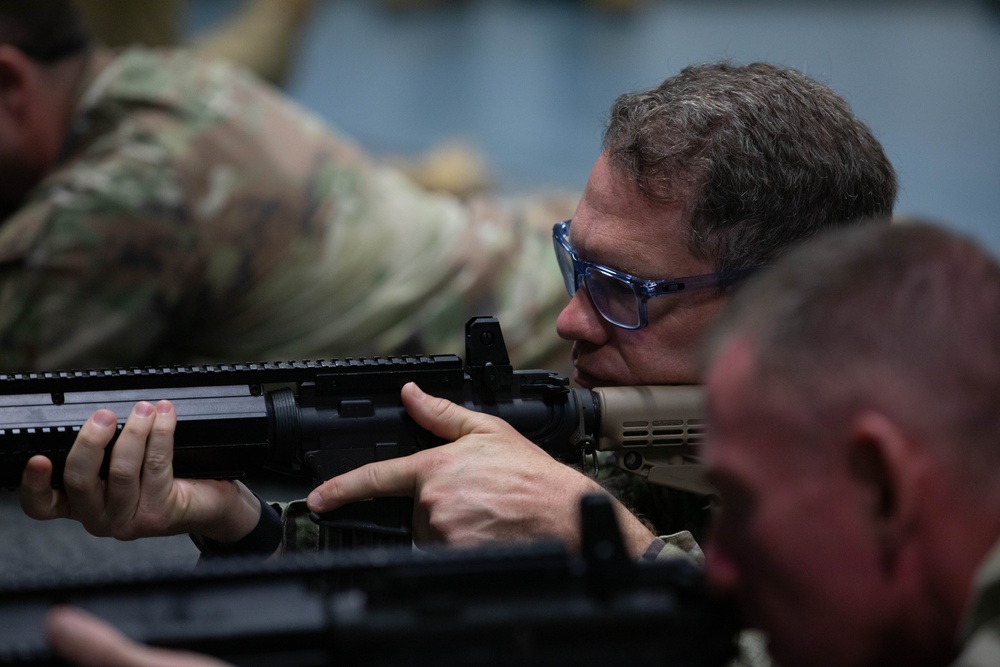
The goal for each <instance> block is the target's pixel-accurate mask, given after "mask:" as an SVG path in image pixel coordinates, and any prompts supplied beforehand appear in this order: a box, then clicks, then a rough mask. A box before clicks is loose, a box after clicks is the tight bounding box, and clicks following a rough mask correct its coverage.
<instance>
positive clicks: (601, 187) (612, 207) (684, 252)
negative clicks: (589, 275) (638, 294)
mask: <svg viewBox="0 0 1000 667" xmlns="http://www.w3.org/2000/svg"><path fill="white" fill-rule="evenodd" d="M687 237H688V235H687V231H686V221H685V219H684V213H683V206H682V205H681V204H677V205H667V204H656V205H654V204H653V203H652V202H650V201H649V200H647V199H646V198H645V197H643V196H642V194H641V193H640V192H639V189H638V187H637V186H636V185H635V183H634V182H633V181H631V179H630V178H629V177H628V176H626V175H625V174H623V173H621V172H620V171H618V170H615V169H613V168H612V167H611V166H610V165H609V164H608V162H607V160H606V158H604V157H603V156H602V157H601V158H599V159H598V161H597V163H596V164H595V165H594V169H593V171H592V172H591V176H590V179H589V180H588V181H587V187H586V189H585V190H584V193H583V197H582V198H581V200H580V204H579V206H578V207H577V210H576V213H575V214H574V216H573V223H572V224H571V225H570V230H569V240H570V243H571V244H572V245H573V247H574V248H576V250H577V251H578V252H579V253H580V255H581V256H582V257H584V258H585V259H587V260H589V261H592V262H598V263H602V264H607V265H608V266H611V267H613V268H616V269H619V270H622V271H626V272H628V273H631V274H633V275H636V276H639V277H642V278H649V279H658V278H665V277H682V276H685V275H695V274H697V273H705V272H708V271H706V270H704V269H705V265H704V263H703V262H700V261H699V260H696V259H695V258H694V257H692V256H691V254H690V252H689V250H688V248H687ZM708 270H709V271H710V270H711V268H710V267H709V269H708Z"/></svg>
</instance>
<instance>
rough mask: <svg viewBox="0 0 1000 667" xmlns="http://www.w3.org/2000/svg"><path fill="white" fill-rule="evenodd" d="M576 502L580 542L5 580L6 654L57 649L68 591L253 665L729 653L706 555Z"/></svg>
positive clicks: (44, 657) (710, 658)
mask: <svg viewBox="0 0 1000 667" xmlns="http://www.w3.org/2000/svg"><path fill="white" fill-rule="evenodd" d="M581 514H582V522H583V530H582V535H583V548H582V553H581V554H569V553H567V552H566V551H565V550H564V549H563V548H562V546H561V545H559V544H557V543H537V544H531V545H525V546H520V547H513V546H507V547H488V548H478V549H475V550H455V551H442V552H433V553H423V554H422V553H417V552H413V551H412V550H408V549H400V548H398V547H397V548H395V549H385V548H383V549H381V550H357V551H341V552H323V553H320V554H313V555H309V556H307V555H305V554H299V555H298V556H297V557H295V558H284V559H279V560H277V561H270V562H261V561H260V560H244V559H223V560H220V561H211V562H206V563H203V564H202V565H201V566H199V567H197V568H194V569H185V570H167V571H159V572H150V571H147V572H132V573H123V572H121V571H120V570H119V571H118V572H115V573H109V572H104V573H91V574H90V575H89V576H84V575H81V574H79V573H78V574H76V575H74V576H73V577H62V578H53V579H51V580H41V581H39V580H35V581H16V582H0V663H2V664H5V665H7V664H10V665H33V666H35V667H38V666H40V665H49V664H59V663H57V662H55V661H54V658H53V657H52V655H51V653H50V652H49V650H48V647H47V645H46V643H45V639H44V637H43V635H42V626H43V625H42V624H43V618H44V615H45V613H46V612H47V611H48V610H49V609H50V607H51V606H52V605H53V604H63V603H68V604H72V605H75V606H78V607H82V608H84V609H87V610H89V611H91V612H92V613H95V614H97V615H98V616H100V617H102V618H104V619H105V620H107V621H109V622H111V623H112V624H113V625H115V626H116V627H118V628H119V629H121V630H122V631H123V632H125V633H126V634H127V635H129V636H130V637H132V638H133V639H136V640H138V641H142V642H145V643H149V644H153V645H159V646H165V647H170V648H183V649H188V650H194V651H198V652H201V653H208V654H211V655H215V656H217V657H220V658H222V659H224V660H227V661H229V662H233V663H235V664H238V665H247V666H256V667H268V666H271V665H275V666H277V665H280V666H281V667H296V666H301V667H313V666H319V665H345V666H350V665H363V666H364V667H397V666H398V665H401V664H402V665H411V666H424V665H426V666H431V665H434V666H438V665H455V666H459V667H461V666H466V665H468V666H472V665H475V666H477V667H491V666H499V665H516V666H517V667H521V666H538V667H542V666H545V667H558V666H562V665H566V666H572V667H590V666H594V667H598V666H599V667H607V665H618V664H665V665H671V666H673V667H715V666H718V665H723V664H726V663H727V662H728V661H729V660H730V659H731V658H732V657H733V656H734V654H735V651H736V649H735V642H734V638H735V635H736V632H737V628H738V623H737V620H736V616H735V614H734V613H733V611H732V609H731V607H729V606H728V605H724V604H723V603H721V602H719V601H717V600H714V599H712V598H710V597H709V596H708V595H707V593H706V591H705V589H704V585H703V578H702V575H701V573H700V571H699V570H698V569H697V568H695V567H694V566H693V565H691V564H689V563H687V562H686V561H680V560H675V561H672V562H656V563H644V564H640V563H635V562H633V561H631V560H630V559H629V558H628V556H627V555H626V552H625V550H624V547H623V545H622V542H621V536H620V534H619V533H618V530H617V526H616V524H615V522H614V513H613V510H612V508H611V506H610V504H609V503H608V501H607V499H606V498H601V497H596V496H595V497H591V498H586V499H584V502H583V511H582V513H581ZM345 582H349V583H345Z"/></svg>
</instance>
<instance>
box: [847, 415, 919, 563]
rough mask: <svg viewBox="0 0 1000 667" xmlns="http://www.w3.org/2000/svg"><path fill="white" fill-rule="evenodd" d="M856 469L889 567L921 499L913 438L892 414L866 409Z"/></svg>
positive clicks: (859, 420)
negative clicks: (886, 414)
mask: <svg viewBox="0 0 1000 667" xmlns="http://www.w3.org/2000/svg"><path fill="white" fill-rule="evenodd" d="M851 434H852V440H851V445H850V446H851V451H850V468H851V474H852V475H853V476H854V478H855V481H856V482H857V484H858V488H859V489H860V491H861V492H860V498H861V500H860V502H861V503H862V508H861V510H862V512H864V513H865V515H866V516H867V517H868V518H869V521H870V525H871V528H872V533H873V538H874V540H875V541H876V544H877V546H878V549H879V551H880V553H881V558H882V563H883V566H884V567H886V568H889V567H891V566H892V563H893V562H894V561H895V558H896V555H897V554H898V552H899V550H900V549H901V547H902V545H903V543H904V541H905V540H906V539H907V537H908V536H909V531H910V529H911V527H912V520H913V517H914V512H915V510H916V505H917V502H918V499H919V484H920V480H919V479H918V476H919V475H918V469H917V466H915V465H914V459H913V456H912V455H913V451H912V447H913V443H912V442H911V441H910V439H909V437H908V436H907V435H906V433H904V432H903V431H902V430H900V429H899V427H898V426H897V425H896V424H895V422H893V421H892V420H891V419H889V418H888V417H886V416H885V415H882V414H880V413H877V412H866V413H863V414H861V415H859V416H857V417H856V418H855V419H854V422H853V424H852V428H851Z"/></svg>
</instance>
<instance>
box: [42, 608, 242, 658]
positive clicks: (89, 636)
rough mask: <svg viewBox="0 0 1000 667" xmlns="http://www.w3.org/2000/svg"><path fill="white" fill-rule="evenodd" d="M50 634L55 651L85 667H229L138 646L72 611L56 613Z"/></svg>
mask: <svg viewBox="0 0 1000 667" xmlns="http://www.w3.org/2000/svg"><path fill="white" fill-rule="evenodd" d="M45 630H46V633H47V634H48V637H49V643H50V644H51V645H52V648H53V650H54V651H55V652H56V653H57V654H58V655H59V656H61V657H62V658H64V659H66V660H68V661H70V662H71V663H73V664H75V665H80V666H81V667H225V666H226V663H224V662H220V661H218V660H215V659H214V658H209V657H207V656H203V655H197V654H195V653H187V652H183V651H168V650H166V649H161V648H151V647H149V646H144V645H143V644H139V643H136V642H134V641H132V640H131V639H129V638H128V637H126V636H125V635H123V634H122V633H120V632H118V631H117V630H115V629H114V628H112V627H111V626H110V625H108V624H107V623H105V622H104V621H102V620H100V619H97V618H95V617H93V616H91V615H90V614H87V613H85V612H82V611H80V610H79V609H74V608H72V607H60V608H56V609H54V610H52V611H51V612H50V613H49V616H48V618H47V619H46V627H45Z"/></svg>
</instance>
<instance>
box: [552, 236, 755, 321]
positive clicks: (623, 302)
mask: <svg viewBox="0 0 1000 667" xmlns="http://www.w3.org/2000/svg"><path fill="white" fill-rule="evenodd" d="M570 222H572V221H571V220H564V221H563V222H560V223H557V224H556V225H555V226H554V227H553V228H552V243H553V245H554V246H555V250H556V261H558V262H559V270H560V271H561V272H562V277H563V281H564V282H565V283H566V291H567V292H569V295H570V296H573V295H574V294H576V291H577V290H578V289H580V285H581V284H583V285H586V286H587V294H589V295H590V300H591V302H592V303H593V304H594V308H596V309H597V312H598V313H599V314H600V315H601V317H603V318H604V319H605V320H607V321H608V322H610V323H611V324H613V325H615V326H616V327H621V328H622V329H641V328H643V327H644V326H646V325H647V324H649V314H648V312H647V308H646V303H647V302H648V301H649V300H650V299H653V298H655V297H658V296H669V295H675V294H686V293H688V292H692V291H694V290H700V289H708V288H712V287H715V288H724V287H729V286H732V285H734V284H736V283H738V282H739V281H741V280H743V279H744V278H746V277H747V276H748V275H750V273H752V272H753V271H755V270H756V268H745V269H735V270H732V271H721V272H719V273H706V274H704V275H700V276H690V277H687V278H674V279H668V280H643V279H642V278H636V277H635V276H633V275H631V274H628V273H625V272H624V271H618V270H617V269H612V268H611V267H609V266H604V265H602V264H595V263H594V262H588V261H586V260H584V259H580V256H579V255H578V254H577V252H576V250H574V249H573V246H571V245H570V244H569V240H568V238H567V236H568V235H569V224H570Z"/></svg>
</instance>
